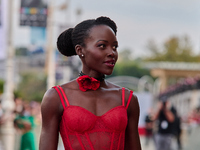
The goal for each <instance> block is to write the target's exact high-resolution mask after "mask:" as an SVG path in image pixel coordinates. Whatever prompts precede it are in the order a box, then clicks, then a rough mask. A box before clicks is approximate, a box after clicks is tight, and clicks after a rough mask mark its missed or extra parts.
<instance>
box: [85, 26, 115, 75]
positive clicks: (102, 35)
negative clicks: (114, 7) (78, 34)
mask: <svg viewBox="0 0 200 150" xmlns="http://www.w3.org/2000/svg"><path fill="white" fill-rule="evenodd" d="M85 45H86V46H85V47H84V48H83V51H82V52H83V54H84V59H83V72H84V73H86V74H89V75H95V74H99V73H101V74H106V75H110V74H111V73H112V71H113V69H114V66H115V63H116V61H117V58H118V52H117V47H118V42H117V38H116V36H115V34H114V32H113V30H112V29H111V28H110V27H109V26H106V25H97V26H94V27H93V28H91V30H90V33H89V37H88V38H87V39H86V40H85Z"/></svg>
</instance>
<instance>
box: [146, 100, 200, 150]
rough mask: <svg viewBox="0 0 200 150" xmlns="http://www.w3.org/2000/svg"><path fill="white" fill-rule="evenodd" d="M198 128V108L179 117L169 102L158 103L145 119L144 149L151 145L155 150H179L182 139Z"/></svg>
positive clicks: (181, 146)
mask: <svg viewBox="0 0 200 150" xmlns="http://www.w3.org/2000/svg"><path fill="white" fill-rule="evenodd" d="M198 126H200V107H199V106H198V107H196V108H195V109H194V110H192V111H191V113H189V114H188V116H181V115H180V114H179V113H178V111H177V109H176V107H175V106H173V105H172V104H171V103H170V101H159V102H158V106H157V108H156V109H154V111H153V110H150V111H149V112H148V114H147V115H146V117H145V147H146V148H147V147H148V146H149V143H150V142H151V143H153V145H154V146H153V147H154V148H155V150H181V149H183V145H184V141H183V140H184V137H183V136H185V135H186V136H187V135H189V134H191V132H192V130H193V129H194V128H195V127H198Z"/></svg>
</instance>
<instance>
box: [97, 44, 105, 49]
mask: <svg viewBox="0 0 200 150" xmlns="http://www.w3.org/2000/svg"><path fill="white" fill-rule="evenodd" d="M98 47H100V48H105V47H106V45H105V44H100V45H99V46H98Z"/></svg>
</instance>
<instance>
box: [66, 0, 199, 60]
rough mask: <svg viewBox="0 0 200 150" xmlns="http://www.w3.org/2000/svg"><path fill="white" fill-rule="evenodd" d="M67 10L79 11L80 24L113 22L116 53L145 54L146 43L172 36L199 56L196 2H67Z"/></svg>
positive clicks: (179, 0) (195, 0) (122, 0)
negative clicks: (107, 19)
mask: <svg viewBox="0 0 200 150" xmlns="http://www.w3.org/2000/svg"><path fill="white" fill-rule="evenodd" d="M70 7H71V8H70V9H71V12H73V11H74V10H76V9H77V8H81V9H82V14H81V16H80V17H79V20H80V21H81V20H85V19H90V18H97V17H98V16H108V17H110V18H111V19H113V20H114V21H115V22H116V24H117V26H118V33H117V38H118V42H119V50H123V49H130V50H131V51H132V52H133V55H134V56H141V55H148V51H147V48H146V46H147V43H148V41H149V40H154V41H155V43H157V44H158V45H162V44H163V43H164V42H165V41H166V40H167V39H169V38H170V37H172V36H178V37H182V36H184V35H187V36H188V37H189V38H190V41H191V43H192V47H193V49H194V52H195V53H196V54H200V9H199V8H200V1H199V0H162V1H161V0H95V1H94V0H71V1H70ZM71 18H74V17H71ZM76 21H77V20H76Z"/></svg>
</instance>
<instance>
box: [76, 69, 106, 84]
mask: <svg viewBox="0 0 200 150" xmlns="http://www.w3.org/2000/svg"><path fill="white" fill-rule="evenodd" d="M84 75H86V74H84V73H83V72H82V71H81V72H80V73H79V77H81V76H84ZM91 78H93V77H91ZM95 79H97V80H98V81H100V82H101V81H103V80H104V79H105V75H103V76H102V77H100V78H95Z"/></svg>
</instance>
